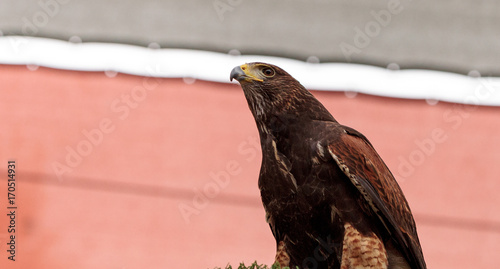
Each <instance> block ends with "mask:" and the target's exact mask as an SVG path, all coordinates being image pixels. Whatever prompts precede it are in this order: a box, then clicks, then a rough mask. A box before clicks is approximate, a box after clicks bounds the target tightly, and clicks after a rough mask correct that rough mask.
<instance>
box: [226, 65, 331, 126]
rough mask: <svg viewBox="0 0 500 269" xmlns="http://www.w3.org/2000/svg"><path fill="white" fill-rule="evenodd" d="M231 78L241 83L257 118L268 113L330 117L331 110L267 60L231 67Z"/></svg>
mask: <svg viewBox="0 0 500 269" xmlns="http://www.w3.org/2000/svg"><path fill="white" fill-rule="evenodd" d="M230 79H231V80H233V79H236V80H238V82H239V83H240V84H241V87H242V88H243V92H244V93H245V97H246V99H247V101H248V105H249V107H250V110H251V111H252V113H253V115H254V117H255V119H256V120H257V121H259V120H261V119H264V118H266V117H269V116H294V117H297V118H301V117H308V118H315V119H328V120H333V117H332V116H331V115H330V113H329V112H328V111H327V110H326V109H325V108H324V107H323V105H321V103H320V102H319V101H318V100H316V98H314V96H313V95H312V94H311V93H310V92H309V91H307V90H306V89H305V88H304V86H302V85H301V84H300V83H299V82H298V81H297V80H296V79H294V78H293V77H292V76H290V74H288V73H287V72H286V71H285V70H283V69H281V68H279V67H277V66H275V65H272V64H267V63H260V62H254V63H247V64H243V65H240V66H237V67H235V68H233V70H232V71H231V76H230Z"/></svg>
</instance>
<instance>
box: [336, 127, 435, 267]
mask: <svg viewBox="0 0 500 269" xmlns="http://www.w3.org/2000/svg"><path fill="white" fill-rule="evenodd" d="M342 127H343V128H344V131H343V132H342V133H341V135H340V139H338V140H337V141H336V142H334V143H331V144H330V145H328V151H329V153H330V154H331V156H332V158H333V159H334V160H335V162H336V163H337V165H338V166H339V167H340V168H341V170H342V171H343V172H344V174H345V175H346V176H347V177H348V178H349V179H350V180H351V182H352V183H353V184H354V185H355V186H356V188H357V189H358V190H359V191H360V193H361V194H362V195H363V197H364V198H365V201H366V202H367V203H368V204H369V205H370V208H371V210H372V211H373V212H374V213H375V214H376V215H377V216H378V218H379V219H380V221H381V223H382V224H383V225H384V226H385V228H386V229H387V232H389V234H391V236H392V238H394V240H395V242H396V244H397V245H399V248H398V249H399V250H400V251H401V252H402V254H403V255H405V256H406V257H407V259H408V261H409V262H410V264H411V265H412V267H416V268H419V269H424V268H426V265H425V261H424V258H423V254H422V250H421V247H420V243H419V241H418V237H417V232H416V228H415V221H414V220H413V216H412V214H411V211H410V208H409V206H408V202H407V201H406V198H405V197H404V195H403V192H402V190H401V188H400V187H399V185H398V183H397V182H396V180H395V179H394V176H393V175H392V173H391V172H390V170H389V168H388V167H387V166H386V165H385V163H384V162H383V161H382V159H381V158H380V156H379V155H378V154H377V152H376V151H375V149H374V148H373V146H372V145H371V143H370V142H369V141H368V140H367V139H366V138H365V137H364V136H363V135H362V134H361V133H359V132H357V131H356V130H354V129H352V128H349V127H345V126H342Z"/></svg>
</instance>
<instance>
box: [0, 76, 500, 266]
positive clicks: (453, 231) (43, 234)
mask: <svg viewBox="0 0 500 269" xmlns="http://www.w3.org/2000/svg"><path fill="white" fill-rule="evenodd" d="M228 73H229V70H228ZM186 82H189V81H183V80H182V79H154V78H144V77H136V76H129V75H123V74H118V75H117V76H116V77H112V78H110V77H107V76H105V74H104V73H94V72H89V73H86V72H72V71H61V70H52V69H47V68H39V69H38V70H36V71H29V70H28V69H27V68H26V67H24V66H0V119H1V120H2V130H1V132H0V174H1V175H2V178H6V175H7V171H6V169H7V160H9V159H15V160H16V163H17V169H16V173H17V189H16V195H17V196H16V203H17V206H18V209H17V211H16V214H17V217H16V225H17V230H16V238H17V243H16V250H17V253H16V262H11V261H9V260H8V259H7V256H8V255H7V254H8V253H7V252H6V249H7V241H8V240H7V239H8V236H9V234H8V233H7V229H6V228H7V226H8V223H9V219H8V217H7V215H6V214H7V213H8V212H7V209H6V207H7V199H6V194H7V185H6V182H4V183H3V184H1V185H0V212H4V213H2V214H1V215H0V216H1V217H0V253H1V254H0V267H1V268H166V267H168V268H213V267H215V266H222V267H223V266H225V265H226V264H227V263H228V262H230V263H232V264H238V263H239V262H241V261H245V262H246V263H251V262H252V261H254V260H258V261H259V262H261V263H271V262H272V261H273V257H274V239H273V238H272V235H271V232H270V230H269V228H268V227H267V224H266V223H265V221H264V212H263V209H262V207H261V204H260V197H259V192H258V189H257V175H258V171H259V166H260V158H261V155H260V149H259V145H258V142H257V140H256V139H257V136H258V134H257V131H256V127H255V123H254V122H253V119H252V117H251V114H250V112H249V110H248V107H247V104H246V101H245V100H244V96H243V94H242V91H241V89H240V88H239V86H237V85H231V84H217V83H210V82H204V81H196V82H194V83H192V84H189V83H186ZM402 90H403V89H402ZM313 93H314V94H315V95H316V96H317V97H318V99H320V101H322V102H323V103H324V104H325V106H326V107H327V108H328V109H329V110H330V112H332V114H333V115H334V116H335V117H336V118H337V120H339V121H340V122H341V123H343V124H346V125H349V126H351V127H354V128H356V129H358V130H359V131H361V132H363V133H364V134H365V135H366V136H367V137H368V138H369V139H370V140H371V142H372V143H373V144H374V146H375V148H376V149H377V150H378V151H379V153H380V155H381V156H382V157H383V159H384V160H385V161H386V163H387V164H388V166H389V167H390V168H391V170H392V172H393V173H394V174H395V176H396V178H397V179H398V181H399V182H400V185H401V187H402V188H403V190H404V192H405V194H406V197H407V199H408V201H409V203H410V206H411V208H412V210H413V212H414V215H415V218H416V221H417V226H418V231H419V235H420V240H421V243H422V247H423V250H424V254H425V257H426V260H427V263H428V267H429V268H496V267H497V262H496V261H495V260H494V259H492V257H496V255H497V254H498V252H499V251H500V245H499V244H498V242H500V210H499V209H498V205H499V204H500V197H499V196H498V195H497V193H498V192H499V191H500V183H499V180H498V174H499V172H500V168H499V164H500V140H499V137H500V117H499V116H498V115H499V112H500V108H498V107H475V106H461V105H456V104H448V103H438V104H437V105H434V106H431V105H428V104H426V102H424V101H420V100H418V101H414V100H402V99H392V98H383V97H374V96H366V95H358V96H356V97H355V98H347V97H346V96H345V95H344V94H343V93H333V92H317V91H315V92H313ZM54 167H57V168H56V169H55V168H54ZM2 227H3V228H2ZM6 266H8V267H6Z"/></svg>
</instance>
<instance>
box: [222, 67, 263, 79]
mask: <svg viewBox="0 0 500 269" xmlns="http://www.w3.org/2000/svg"><path fill="white" fill-rule="evenodd" d="M252 70H253V69H252V67H251V66H249V65H248V64H243V65H240V66H236V67H235V68H233V70H231V75H230V76H229V79H230V80H231V81H233V79H236V80H237V81H238V82H240V83H241V82H244V81H247V82H250V81H260V82H262V81H263V80H262V79H260V78H259V77H257V76H256V75H255V74H254V73H253V72H252Z"/></svg>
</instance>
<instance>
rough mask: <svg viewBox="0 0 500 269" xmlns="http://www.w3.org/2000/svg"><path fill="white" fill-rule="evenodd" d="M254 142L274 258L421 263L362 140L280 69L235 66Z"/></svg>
mask: <svg viewBox="0 0 500 269" xmlns="http://www.w3.org/2000/svg"><path fill="white" fill-rule="evenodd" d="M233 78H234V79H236V80H238V81H239V82H240V84H241V86H242V88H243V91H244V94H245V97H246V99H247V101H248V105H249V107H250V110H251V112H252V114H253V116H254V118H255V121H256V123H257V127H258V130H259V134H260V140H261V146H262V166H261V171H260V176H259V188H260V191H261V196H262V202H263V205H264V208H265V210H266V216H267V220H268V223H269V225H270V227H271V230H272V232H273V235H274V237H275V239H276V244H277V254H276V262H279V263H280V264H281V265H282V266H299V267H300V268H342V269H347V268H416V269H417V268H418V269H423V268H426V266H425V262H424V258H423V254H422V251H421V248H420V243H419V240H418V236H417V231H416V228H415V222H414V220H413V217H412V214H411V211H410V208H409V207H408V203H407V201H406V199H405V197H404V195H403V192H402V191H401V189H400V187H399V185H398V184H397V182H396V181H395V179H394V176H393V175H392V174H391V172H390V171H389V169H388V168H387V166H386V165H385V163H384V162H383V161H382V159H381V158H380V156H379V155H378V154H377V152H376V151H375V149H374V148H373V146H372V145H371V144H370V142H369V141H368V140H367V139H366V138H365V137H364V136H363V135H362V134H361V133H359V132H357V131H356V130H354V129H352V128H349V127H347V126H343V125H340V124H339V123H338V122H337V121H336V120H335V119H334V118H333V116H332V115H331V114H330V113H329V112H328V111H327V110H326V108H325V107H324V106H323V105H322V104H321V103H320V102H319V101H318V100H317V99H316V98H314V96H313V95H312V94H311V93H310V92H309V91H307V90H306V89H305V88H304V87H303V86H302V85H301V84H300V83H299V82H298V81H297V80H295V79H294V78H293V77H291V76H290V75H289V74H288V73H286V72H285V71H284V70H282V69H281V68H279V67H277V66H274V65H271V64H266V63H249V64H244V65H241V66H239V67H235V68H234V69H233V70H232V72H231V80H232V79H233Z"/></svg>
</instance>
